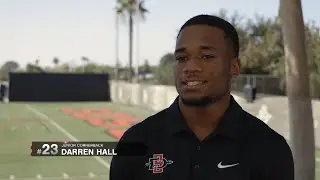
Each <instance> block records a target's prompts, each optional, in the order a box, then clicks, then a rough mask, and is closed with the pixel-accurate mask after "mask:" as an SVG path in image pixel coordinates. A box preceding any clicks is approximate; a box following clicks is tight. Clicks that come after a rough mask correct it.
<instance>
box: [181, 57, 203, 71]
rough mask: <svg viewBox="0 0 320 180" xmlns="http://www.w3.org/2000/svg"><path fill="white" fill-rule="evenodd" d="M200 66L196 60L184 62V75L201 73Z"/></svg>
mask: <svg viewBox="0 0 320 180" xmlns="http://www.w3.org/2000/svg"><path fill="white" fill-rule="evenodd" d="M201 70H202V69H201V66H200V64H199V62H198V61H197V60H196V59H192V60H189V61H187V62H186V64H185V66H184V68H183V72H184V73H194V72H201Z"/></svg>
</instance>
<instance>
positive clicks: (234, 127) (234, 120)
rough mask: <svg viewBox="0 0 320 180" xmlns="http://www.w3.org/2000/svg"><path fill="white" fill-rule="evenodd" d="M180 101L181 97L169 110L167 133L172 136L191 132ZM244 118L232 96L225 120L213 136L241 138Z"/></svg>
mask: <svg viewBox="0 0 320 180" xmlns="http://www.w3.org/2000/svg"><path fill="white" fill-rule="evenodd" d="M178 100H179V96H178V97H177V98H176V99H175V100H174V102H173V103H172V104H171V105H170V107H169V108H168V109H167V115H166V117H168V118H166V121H167V131H168V132H169V133H170V134H172V135H174V134H177V133H179V132H183V131H188V130H189V128H188V126H187V123H186V122H185V120H184V118H183V116H182V114H181V111H180V108H179V103H178ZM243 117H244V111H243V109H242V108H241V106H240V105H239V104H238V103H237V102H236V101H235V100H234V98H233V96H232V95H231V97H230V104H229V107H228V108H227V110H226V112H225V113H224V116H223V118H222V119H221V121H220V122H219V124H218V126H217V128H216V130H215V131H214V132H213V134H212V135H219V136H227V137H230V138H232V139H239V138H241V137H242V135H243V133H242V131H243V128H244V126H243V122H244V121H243Z"/></svg>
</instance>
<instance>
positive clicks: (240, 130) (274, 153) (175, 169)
mask: <svg viewBox="0 0 320 180" xmlns="http://www.w3.org/2000/svg"><path fill="white" fill-rule="evenodd" d="M175 57H176V62H175V65H174V66H175V67H174V69H175V71H174V73H175V74H174V75H175V84H176V88H177V91H178V94H179V96H178V97H177V98H176V100H175V101H174V103H173V104H172V105H171V106H170V107H169V108H167V109H165V110H163V111H161V112H159V113H157V114H155V115H153V116H151V117H149V118H147V119H146V120H144V121H143V122H141V123H139V124H136V125H134V126H133V127H131V128H130V129H128V130H127V131H126V133H125V134H124V135H123V137H122V138H121V140H120V142H143V143H144V144H145V145H146V146H147V147H148V149H147V154H146V156H139V157H138V156H137V157H133V156H132V157H131V156H130V157H129V156H114V157H113V160H112V163H111V168H110V180H153V179H157V180H171V179H172V180H177V179H179V180H180V179H181V180H189V179H195V180H199V179H201V180H209V179H210V180H211V179H215V180H240V179H241V180H271V179H272V180H294V164H293V158H292V153H291V150H290V148H289V146H288V144H287V142H286V140H285V139H284V138H283V137H282V136H281V135H279V134H278V133H276V132H275V131H273V130H272V129H271V128H269V127H268V126H267V125H266V124H264V123H263V122H262V121H261V120H259V119H257V118H256V117H254V116H252V115H250V114H249V113H247V112H245V111H244V110H243V109H242V108H241V107H240V106H239V105H238V104H237V102H236V101H235V100H234V98H233V97H232V96H231V94H230V86H231V79H232V78H233V77H236V76H238V75H239V73H240V62H239V58H238V57H239V39H238V34H237V32H236V30H235V29H234V27H233V26H232V25H231V24H230V23H228V22H227V21H225V20H223V19H220V18H218V17H215V16H209V15H199V16H195V17H193V18H191V19H189V20H188V21H187V22H186V23H185V24H184V25H183V26H182V27H181V30H180V32H179V35H178V37H177V42H176V49H175Z"/></svg>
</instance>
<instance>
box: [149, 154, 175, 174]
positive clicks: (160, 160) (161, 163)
mask: <svg viewBox="0 0 320 180" xmlns="http://www.w3.org/2000/svg"><path fill="white" fill-rule="evenodd" d="M172 163H173V161H172V160H167V159H166V158H164V157H163V154H154V155H153V157H152V158H149V162H148V163H146V166H147V167H148V168H149V170H150V171H152V173H153V174H159V173H163V169H164V168H165V167H166V166H167V165H168V164H172Z"/></svg>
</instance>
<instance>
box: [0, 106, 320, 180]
mask: <svg viewBox="0 0 320 180" xmlns="http://www.w3.org/2000/svg"><path fill="white" fill-rule="evenodd" d="M151 114H153V112H151V111H148V110H145V109H141V108H136V107H130V106H125V105H119V104H111V103H28V104H27V103H9V104H0V129H1V130H0V131H1V136H0V142H1V144H2V146H0V180H41V179H43V180H50V179H52V180H60V179H73V180H75V179H79V180H80V179H81V180H86V179H92V180H108V175H109V166H110V160H111V159H110V157H31V156H30V145H31V142H32V141H70V140H72V141H117V140H118V138H119V137H120V136H121V135H122V133H123V131H124V130H126V129H127V128H128V127H130V126H131V125H133V124H135V123H137V122H139V121H141V120H142V119H144V118H145V117H147V116H149V115H151ZM317 158H319V159H320V153H319V152H317ZM316 165H317V167H320V166H319V165H320V162H317V163H316ZM317 175H318V176H317V177H318V178H317V179H319V180H320V171H318V170H317Z"/></svg>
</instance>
